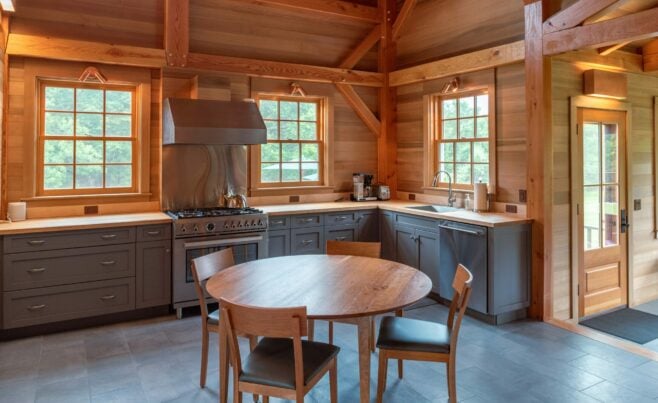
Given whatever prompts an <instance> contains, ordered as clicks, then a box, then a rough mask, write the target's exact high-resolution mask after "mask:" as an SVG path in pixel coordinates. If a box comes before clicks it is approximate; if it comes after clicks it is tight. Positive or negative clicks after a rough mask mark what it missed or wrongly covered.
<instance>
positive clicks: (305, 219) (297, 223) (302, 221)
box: [291, 214, 324, 228]
mask: <svg viewBox="0 0 658 403" xmlns="http://www.w3.org/2000/svg"><path fill="white" fill-rule="evenodd" d="M291 221H292V223H291V226H292V228H306V227H320V226H322V225H324V220H323V216H322V214H304V215H296V216H292V217H291Z"/></svg>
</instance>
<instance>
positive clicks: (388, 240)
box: [379, 211, 395, 260]
mask: <svg viewBox="0 0 658 403" xmlns="http://www.w3.org/2000/svg"><path fill="white" fill-rule="evenodd" d="M379 239H380V242H381V243H382V258H383V259H387V260H395V228H394V227H393V213H391V212H390V211H380V213H379Z"/></svg>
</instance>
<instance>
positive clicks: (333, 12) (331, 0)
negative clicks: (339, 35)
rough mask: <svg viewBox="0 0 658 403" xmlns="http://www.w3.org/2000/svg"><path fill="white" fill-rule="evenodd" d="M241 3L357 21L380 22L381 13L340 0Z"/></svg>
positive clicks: (273, 0) (286, 0)
mask: <svg viewBox="0 0 658 403" xmlns="http://www.w3.org/2000/svg"><path fill="white" fill-rule="evenodd" d="M237 1H239V2H241V3H251V4H257V5H263V4H264V5H270V6H276V7H281V8H288V9H293V10H297V11H300V12H307V13H315V14H323V15H325V16H329V17H339V18H345V19H351V20H357V21H366V22H373V23H375V22H377V23H378V22H379V12H378V10H377V8H376V7H370V6H364V5H361V4H357V3H350V2H348V1H339V0H237Z"/></svg>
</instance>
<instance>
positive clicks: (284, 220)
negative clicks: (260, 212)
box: [268, 215, 290, 230]
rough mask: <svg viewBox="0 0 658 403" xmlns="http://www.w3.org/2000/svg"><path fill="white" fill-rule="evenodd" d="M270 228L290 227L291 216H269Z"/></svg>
mask: <svg viewBox="0 0 658 403" xmlns="http://www.w3.org/2000/svg"><path fill="white" fill-rule="evenodd" d="M268 228H269V229H271V230H277V229H288V228H290V217H288V216H282V215H277V216H274V217H268Z"/></svg>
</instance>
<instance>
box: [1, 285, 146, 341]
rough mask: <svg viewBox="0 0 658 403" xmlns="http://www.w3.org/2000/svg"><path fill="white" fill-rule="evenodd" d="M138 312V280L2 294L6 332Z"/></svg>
mask: <svg viewBox="0 0 658 403" xmlns="http://www.w3.org/2000/svg"><path fill="white" fill-rule="evenodd" d="M132 309H135V279H134V278H125V279H117V280H105V281H94V282H91V283H81V284H76V285H64V286H57V287H46V288H38V289H34V290H26V291H10V292H5V293H4V294H3V318H4V319H3V323H4V328H5V329H11V328H15V327H22V326H31V325H39V324H42V323H50V322H57V321H61V320H69V319H77V318H84V317H89V316H96V315H104V314H109V313H115V312H122V311H128V310H132Z"/></svg>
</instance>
